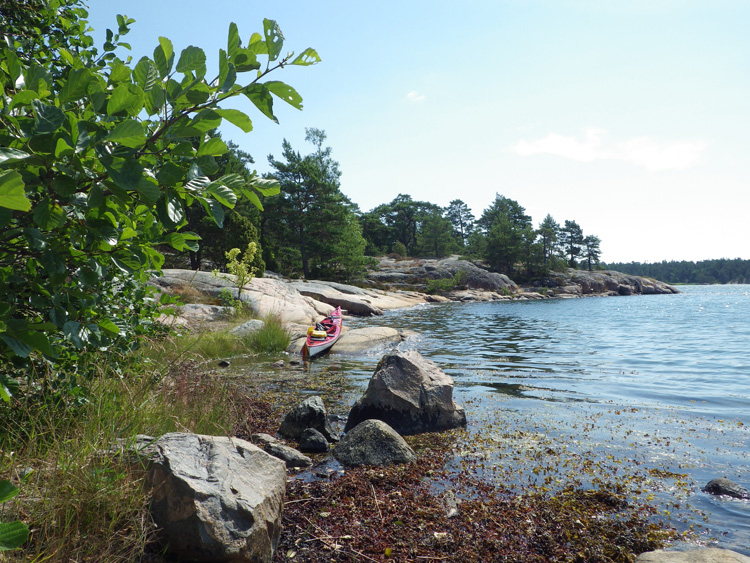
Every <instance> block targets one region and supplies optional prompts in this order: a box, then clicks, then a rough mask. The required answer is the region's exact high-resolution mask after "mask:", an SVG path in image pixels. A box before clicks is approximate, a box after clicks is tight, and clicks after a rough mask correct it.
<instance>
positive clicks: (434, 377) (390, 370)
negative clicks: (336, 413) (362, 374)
mask: <svg viewBox="0 0 750 563" xmlns="http://www.w3.org/2000/svg"><path fill="white" fill-rule="evenodd" d="M370 418H376V419H379V420H382V421H384V422H387V423H388V424H389V425H390V426H392V427H393V428H394V429H395V430H396V431H397V432H398V433H399V434H404V435H410V434H420V433H422V432H434V431H439V430H448V429H450V428H457V427H459V426H465V425H466V412H465V411H464V409H463V407H460V406H459V405H457V404H456V403H455V402H454V401H453V379H451V378H450V377H449V376H448V375H446V374H445V373H444V372H443V370H441V369H440V368H439V367H438V366H437V365H436V364H435V363H434V362H432V361H431V360H428V359H426V358H423V357H422V355H421V354H420V353H419V352H416V351H409V352H395V353H392V354H386V355H385V356H383V358H381V360H380V362H379V363H378V365H377V367H376V368H375V373H374V374H373V376H372V378H371V379H370V383H369V385H368V386H367V390H366V391H365V394H364V395H363V396H362V397H361V398H360V399H359V400H358V401H357V402H356V403H355V405H354V406H353V407H352V409H351V411H350V412H349V419H348V421H347V424H346V428H345V429H344V430H345V431H346V432H348V431H349V430H351V429H352V428H354V427H355V426H357V425H358V424H359V423H360V422H362V421H363V420H367V419H370Z"/></svg>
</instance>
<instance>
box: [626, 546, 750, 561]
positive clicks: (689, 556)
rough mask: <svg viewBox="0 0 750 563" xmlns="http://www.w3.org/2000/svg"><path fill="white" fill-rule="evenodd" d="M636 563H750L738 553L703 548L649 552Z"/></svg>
mask: <svg viewBox="0 0 750 563" xmlns="http://www.w3.org/2000/svg"><path fill="white" fill-rule="evenodd" d="M635 563H750V557H745V556H744V555H742V554H741V553H737V552H736V551H730V550H728V549H718V548H715V547H703V548H699V549H691V550H689V551H662V550H657V551H647V552H646V553H641V554H640V555H639V556H638V557H636V558H635Z"/></svg>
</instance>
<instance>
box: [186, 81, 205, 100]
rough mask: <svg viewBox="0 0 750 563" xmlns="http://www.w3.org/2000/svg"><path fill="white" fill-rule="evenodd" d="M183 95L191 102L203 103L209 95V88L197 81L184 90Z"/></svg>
mask: <svg viewBox="0 0 750 563" xmlns="http://www.w3.org/2000/svg"><path fill="white" fill-rule="evenodd" d="M185 97H186V98H187V100H188V101H189V102H190V103H191V104H195V105H199V104H202V103H205V102H206V101H207V100H208V98H210V97H211V90H209V88H208V86H207V85H206V84H205V83H203V82H198V83H197V84H195V85H194V86H192V87H191V88H188V89H187V90H186V92H185Z"/></svg>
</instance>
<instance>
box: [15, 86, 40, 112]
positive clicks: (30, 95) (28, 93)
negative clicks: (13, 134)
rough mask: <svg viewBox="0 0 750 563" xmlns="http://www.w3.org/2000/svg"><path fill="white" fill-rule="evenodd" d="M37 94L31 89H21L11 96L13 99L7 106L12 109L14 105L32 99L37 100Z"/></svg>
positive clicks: (23, 103) (27, 102)
mask: <svg viewBox="0 0 750 563" xmlns="http://www.w3.org/2000/svg"><path fill="white" fill-rule="evenodd" d="M38 99H39V95H38V94H37V93H36V92H34V91H33V90H21V91H20V92H19V93H18V94H16V95H15V96H13V101H12V102H11V103H10V105H9V106H8V109H9V110H10V109H13V108H15V107H16V106H19V105H21V106H25V105H28V104H30V103H31V102H33V101H34V100H38Z"/></svg>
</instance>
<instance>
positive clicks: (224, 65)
mask: <svg viewBox="0 0 750 563" xmlns="http://www.w3.org/2000/svg"><path fill="white" fill-rule="evenodd" d="M235 82H237V70H236V69H235V68H234V65H233V64H232V63H231V62H229V58H228V57H227V54H226V53H225V52H224V50H223V49H220V50H219V92H222V93H223V92H229V91H230V90H231V89H232V87H233V86H234V83H235Z"/></svg>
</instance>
